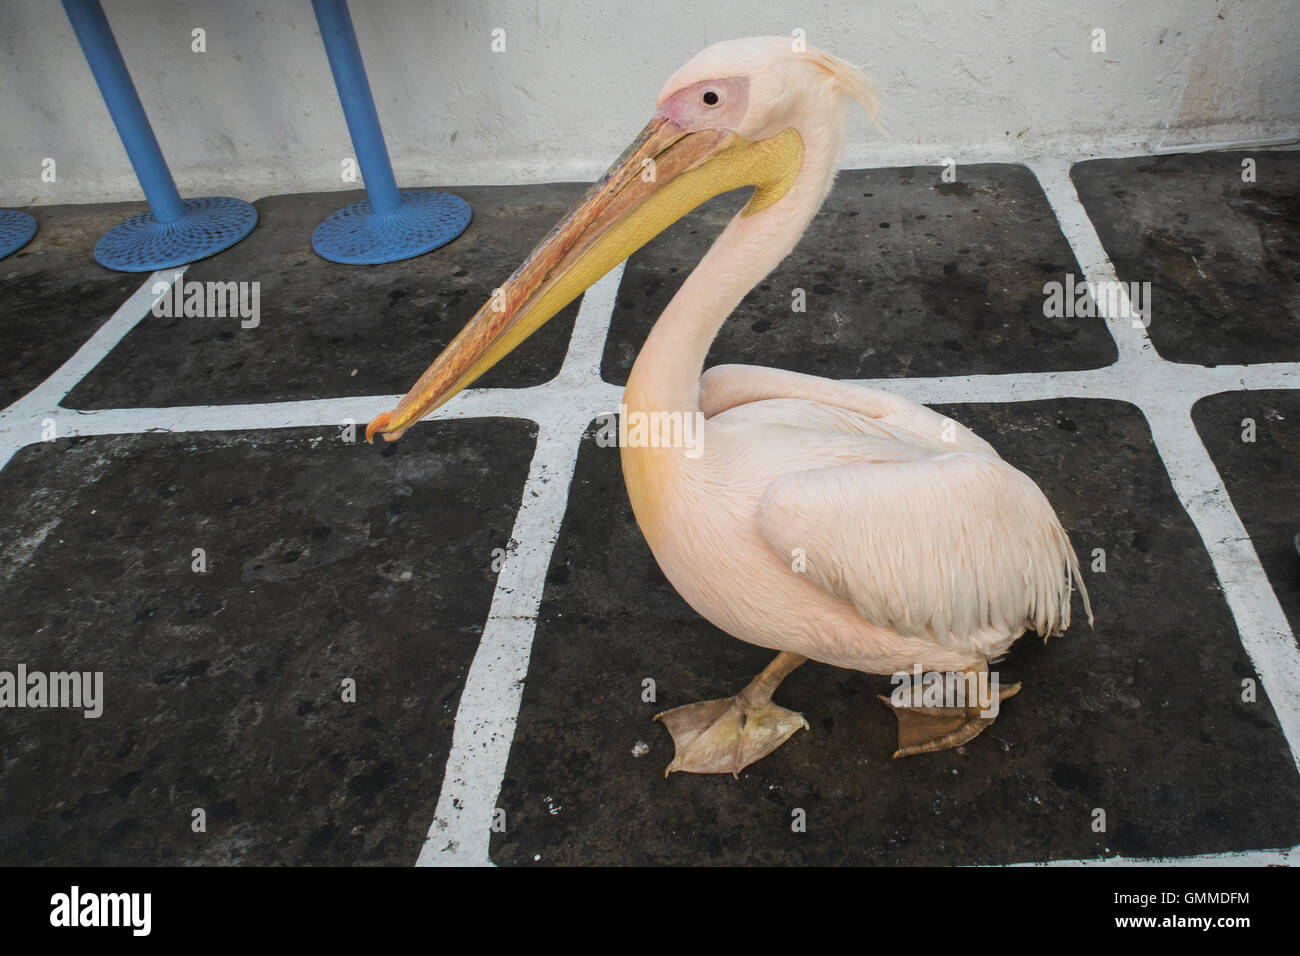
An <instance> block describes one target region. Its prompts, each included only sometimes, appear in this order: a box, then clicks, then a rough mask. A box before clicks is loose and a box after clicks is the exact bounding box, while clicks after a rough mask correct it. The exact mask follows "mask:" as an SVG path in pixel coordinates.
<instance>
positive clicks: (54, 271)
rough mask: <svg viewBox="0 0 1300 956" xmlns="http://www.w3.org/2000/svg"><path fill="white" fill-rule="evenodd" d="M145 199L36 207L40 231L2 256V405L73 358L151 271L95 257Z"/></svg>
mask: <svg viewBox="0 0 1300 956" xmlns="http://www.w3.org/2000/svg"><path fill="white" fill-rule="evenodd" d="M147 208H148V207H147V206H146V205H145V204H144V203H142V202H141V203H105V204H96V205H79V206H33V207H29V208H27V209H25V210H24V212H27V213H29V214H30V215H32V216H34V217H36V221H37V224H38V227H39V228H38V230H37V233H36V236H35V237H34V238H33V239H32V241H31V242H29V243H28V244H27V245H25V246H24V247H23V248H22V249H20V250H18V251H17V252H15V253H14V254H13V255H11V256H8V257H7V258H4V259H0V323H2V324H3V328H4V348H3V349H0V388H3V398H2V399H0V405H9V404H11V403H13V402H16V401H17V400H18V399H20V398H22V397H23V396H24V395H25V394H27V393H28V392H30V391H31V390H32V389H33V388H35V387H36V386H37V385H39V384H40V383H41V382H43V381H44V380H45V379H47V378H48V377H49V376H50V375H51V374H52V373H53V372H54V371H55V370H56V369H57V368H58V367H59V366H60V365H62V364H63V363H64V362H66V361H67V360H68V359H69V358H71V357H72V355H73V353H74V352H76V351H77V349H79V348H80V347H81V346H82V345H84V344H85V342H86V340H87V339H88V338H90V337H91V336H92V335H93V334H94V333H95V331H96V330H97V329H98V328H99V327H100V326H101V325H103V324H104V323H105V322H107V321H108V320H109V319H110V318H112V315H113V313H114V312H116V311H117V307H118V306H119V305H121V304H122V302H124V301H125V300H126V299H127V297H129V296H130V295H131V293H132V292H134V291H135V290H136V289H138V288H139V287H140V286H141V285H142V284H143V283H144V281H145V279H146V278H147V274H146V275H141V274H139V273H128V272H114V271H113V270H111V269H105V268H104V267H103V266H101V265H100V264H99V263H97V262H96V261H95V243H96V242H98V241H99V237H100V236H102V235H103V234H104V233H106V232H108V230H109V229H111V228H113V227H114V226H116V225H117V224H118V223H119V222H121V221H122V220H124V219H129V218H130V217H131V216H134V215H135V214H136V213H138V212H142V211H143V210H145V209H147Z"/></svg>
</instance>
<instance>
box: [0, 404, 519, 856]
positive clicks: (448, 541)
mask: <svg viewBox="0 0 1300 956" xmlns="http://www.w3.org/2000/svg"><path fill="white" fill-rule="evenodd" d="M533 437H534V436H533V434H532V429H531V426H529V425H528V424H527V423H523V422H514V421H506V420H501V419H487V420H478V421H474V422H456V423H437V424H426V425H422V426H421V427H420V428H418V429H415V430H413V431H412V432H411V433H410V434H409V435H408V436H407V437H406V438H404V439H403V440H402V442H401V443H400V444H397V445H389V446H386V447H384V448H383V449H382V451H381V449H379V448H375V447H370V446H366V445H364V444H361V445H355V444H354V445H347V444H343V443H342V442H340V441H339V439H338V433H337V432H336V431H333V430H319V429H291V430H283V431H274V432H255V431H250V432H242V433H238V434H233V433H220V434H202V435H161V434H155V435H140V436H131V437H112V438H93V439H71V440H65V441H59V442H53V443H50V444H44V445H34V446H29V447H28V448H26V449H25V450H24V451H22V452H20V453H19V455H18V456H16V457H15V459H14V460H13V461H12V462H11V463H10V464H9V466H8V467H7V468H6V469H5V470H4V472H3V473H2V474H0V502H2V504H0V542H2V544H3V547H2V548H0V554H2V555H3V560H2V561H0V600H2V601H3V606H4V608H5V613H4V616H3V620H0V670H3V671H8V672H10V673H14V672H16V669H17V665H19V664H20V663H21V664H25V665H26V666H27V668H28V670H29V671H36V670H40V671H46V672H49V671H66V670H77V671H92V672H93V671H102V672H103V675H104V676H103V681H104V685H103V697H104V703H103V714H102V716H100V717H99V718H97V719H87V718H86V717H84V716H83V715H82V712H81V711H70V710H52V709H45V710H35V709H6V710H4V711H3V719H2V720H0V863H3V864H6V865H14V864H88V865H121V864H149V865H153V864H183V863H211V864H240V863H246V864H334V865H342V864H358V863H361V864H373V863H384V864H399V865H410V864H411V863H413V862H414V861H415V858H416V855H417V854H418V852H419V848H420V845H421V843H422V841H423V839H424V835H425V832H426V830H427V829H428V826H429V823H430V821H431V820H432V819H433V815H434V809H435V807H436V804H437V799H438V792H439V789H440V788H441V784H442V773H443V769H444V767H445V764H446V760H447V753H448V750H449V746H450V741H451V730H452V723H453V720H454V717H455V713H456V707H457V705H458V702H459V698H460V693H461V688H462V686H463V684H464V679H465V673H466V670H467V668H468V666H469V663H470V661H471V660H472V658H473V655H474V652H475V650H476V648H477V645H478V639H479V636H480V634H481V632H482V627H483V622H484V621H485V620H486V618H487V614H488V608H489V604H490V601H491V597H492V591H493V586H494V580H495V574H494V572H493V571H492V570H491V567H490V565H491V560H492V550H493V549H494V548H500V547H509V537H510V533H511V528H512V527H513V524H514V514H515V510H516V509H517V508H518V506H519V500H520V495H521V492H522V487H523V483H524V479H525V477H526V473H527V467H528V461H529V459H530V457H531V454H532V445H533ZM195 548H203V549H204V550H205V557H206V571H205V572H204V573H196V572H195V571H194V570H193V562H194V560H195V557H194V554H193V549H195ZM348 678H350V679H352V680H355V682H356V683H355V688H356V692H355V702H344V701H343V693H344V687H343V681H344V680H345V679H348ZM195 808H203V809H204V810H205V811H206V817H207V820H206V822H207V831H206V832H205V833H195V832H192V830H191V823H192V820H193V817H192V811H193V810H194V809H195Z"/></svg>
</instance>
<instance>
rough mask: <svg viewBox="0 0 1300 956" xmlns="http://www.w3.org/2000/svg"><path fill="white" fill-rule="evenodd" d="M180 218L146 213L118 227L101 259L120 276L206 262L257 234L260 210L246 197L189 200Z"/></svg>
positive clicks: (104, 242)
mask: <svg viewBox="0 0 1300 956" xmlns="http://www.w3.org/2000/svg"><path fill="white" fill-rule="evenodd" d="M184 206H185V212H184V213H183V214H182V215H181V217H180V218H179V219H173V220H172V221H171V222H159V221H158V220H157V219H155V218H154V215H153V213H152V212H142V213H140V214H139V215H136V216H132V217H131V218H130V219H128V220H126V221H125V222H121V223H118V224H117V225H116V226H114V227H113V228H112V229H110V230H108V232H106V233H104V234H103V235H102V236H100V237H99V242H97V243H95V261H97V262H98V263H99V264H100V265H101V266H105V267H106V268H109V269H116V270H117V271H118V272H153V271H154V270H155V269H170V268H171V267H173V266H183V265H185V263H187V262H194V261H195V260H197V259H205V258H207V257H208V256H210V255H213V254H215V253H218V252H220V251H221V250H222V249H229V248H230V247H231V246H233V245H234V244H235V243H237V242H238V241H239V240H240V239H243V238H244V237H245V236H246V235H248V234H249V233H250V232H252V231H253V227H254V226H256V225H257V210H256V209H254V208H253V207H252V206H251V205H249V204H248V203H246V202H244V201H243V200H242V199H231V198H230V197H229V196H205V197H204V198H202V199H186V200H185V201H184Z"/></svg>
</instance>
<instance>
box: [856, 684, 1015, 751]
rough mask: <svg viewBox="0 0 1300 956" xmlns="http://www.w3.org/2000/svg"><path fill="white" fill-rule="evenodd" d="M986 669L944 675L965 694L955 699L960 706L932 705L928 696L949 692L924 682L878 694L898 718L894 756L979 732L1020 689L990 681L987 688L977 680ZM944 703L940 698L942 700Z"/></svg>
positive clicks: (965, 739) (950, 744)
mask: <svg viewBox="0 0 1300 956" xmlns="http://www.w3.org/2000/svg"><path fill="white" fill-rule="evenodd" d="M987 673H988V668H987V665H985V666H983V667H979V668H973V669H971V670H968V671H965V672H964V673H961V674H955V675H944V676H945V677H956V678H958V681H957V683H958V685H959V686H962V687H963V694H964V695H965V696H964V697H963V699H962V700H960V701H959V703H960V704H962V706H943V705H941V706H934V705H933V704H932V703H931V698H932V697H938V698H939V699H941V700H942V699H943V698H944V697H945V696H951V694H948V695H945V694H943V693H939V692H935V689H934V688H932V687H928V686H927V685H926V684H925V683H921V684H913V685H912V686H910V687H900V688H898V689H897V690H896V691H895V692H894V694H893V695H892V696H890V697H885V696H884V695H881V697H880V699H881V700H882V701H884V702H885V703H886V704H888V705H889V709H890V710H892V711H893V712H894V716H895V717H897V718H898V749H897V750H896V751H894V757H895V759H897V758H898V757H911V756H913V755H915V754H927V753H934V752H936V751H939V750H948V749H950V748H952V747H960V746H961V745H962V744H964V743H968V742H969V741H971V740H974V739H975V738H976V737H978V736H979V735H980V734H981V733H983V732H984V731H985V730H986V729H987V728H988V727H989V725H990V724H992V723H993V721H994V720H995V719H996V718H997V715H998V705H999V704H1000V703H1001V702H1002V701H1004V700H1006V699H1007V698H1008V697H1014V696H1015V695H1016V694H1017V693H1019V691H1020V684H1019V683H1016V684H1010V685H1008V686H1006V687H998V686H997V685H992V687H991V688H990V686H989V684H988V682H987V680H986V679H985V680H984V682H983V683H982V684H981V683H980V681H981V678H980V675H981V674H987ZM945 686H946V687H948V688H951V687H953V686H954V685H953V683H952V682H951V681H945ZM947 703H948V701H947V700H944V704H947Z"/></svg>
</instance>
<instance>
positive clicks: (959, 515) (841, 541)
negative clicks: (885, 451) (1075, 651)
mask: <svg viewBox="0 0 1300 956" xmlns="http://www.w3.org/2000/svg"><path fill="white" fill-rule="evenodd" d="M758 523H759V529H760V531H761V533H762V535H763V537H764V538H765V539H766V540H767V542H768V544H769V545H770V546H771V547H772V548H773V549H774V550H775V551H776V552H777V553H778V554H779V555H781V556H782V558H783V559H784V560H786V561H790V560H791V556H792V555H794V556H796V557H797V556H800V554H801V555H802V557H803V561H804V563H805V570H804V572H803V573H805V574H807V575H808V577H809V579H811V580H812V582H813V583H815V584H816V585H818V586H819V587H821V588H822V589H823V590H825V591H827V592H829V593H830V594H833V595H834V596H835V597H837V598H840V599H841V600H844V601H849V602H851V603H852V604H853V605H854V607H856V608H857V611H858V613H859V614H861V615H862V617H864V618H866V619H867V620H868V621H870V622H872V623H873V624H876V625H878V626H881V627H890V628H893V629H894V630H896V631H898V632H899V633H900V634H906V635H925V634H927V633H929V634H932V635H933V637H934V638H935V639H936V640H938V641H939V642H941V643H943V644H946V645H952V644H955V643H958V642H961V641H963V640H965V639H967V638H970V637H972V636H974V635H976V634H978V633H982V632H987V631H988V630H989V629H993V630H996V631H998V632H1000V633H1005V634H1019V633H1021V631H1022V630H1024V629H1025V628H1031V629H1033V630H1035V631H1036V632H1038V633H1039V634H1042V635H1051V634H1056V633H1059V632H1060V631H1062V630H1064V629H1065V628H1066V627H1067V626H1068V625H1069V623H1070V594H1071V586H1072V582H1076V581H1077V582H1078V585H1079V588H1080V591H1081V594H1082V597H1083V600H1084V607H1085V609H1086V610H1087V613H1088V620H1089V622H1091V620H1092V611H1091V608H1090V607H1089V606H1088V597H1087V591H1086V590H1085V589H1084V586H1083V583H1082V580H1080V578H1079V570H1078V563H1077V559H1076V558H1075V554H1074V549H1073V548H1072V547H1071V546H1070V541H1069V538H1068V537H1067V536H1066V533H1065V531H1064V529H1062V527H1061V525H1060V522H1059V521H1058V519H1057V517H1056V514H1055V512H1054V511H1053V510H1052V507H1051V505H1050V504H1049V503H1048V502H1047V499H1046V498H1045V497H1044V496H1043V494H1042V492H1041V491H1040V490H1039V488H1038V486H1037V485H1035V484H1034V482H1033V481H1032V480H1030V479H1029V478H1028V477H1026V476H1025V475H1023V474H1021V473H1020V472H1019V471H1017V470H1016V469H1014V468H1012V467H1011V466H1010V465H1008V464H1007V463H1006V462H1004V461H1002V460H1001V459H999V458H996V457H989V456H987V455H984V454H981V453H979V452H975V451H961V452H955V453H947V454H926V455H922V456H920V457H916V456H911V455H909V456H908V460H900V461H879V460H875V461H861V462H852V463H844V464H835V465H832V466H830V467H822V468H815V469H811V470H807V471H798V472H792V473H788V474H785V475H783V476H781V477H779V478H777V479H775V480H774V481H772V482H771V484H770V485H768V486H767V488H766V490H765V492H764V494H763V497H762V500H761V503H760V506H759V513H758ZM796 549H798V550H796Z"/></svg>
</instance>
